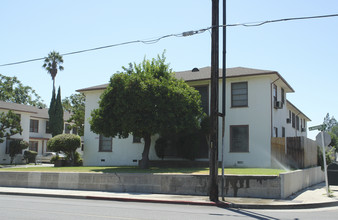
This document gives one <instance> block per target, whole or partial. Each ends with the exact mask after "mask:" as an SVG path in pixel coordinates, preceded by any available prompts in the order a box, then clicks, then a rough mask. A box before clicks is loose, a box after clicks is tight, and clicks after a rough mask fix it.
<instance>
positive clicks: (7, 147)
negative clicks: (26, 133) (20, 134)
mask: <svg viewBox="0 0 338 220" xmlns="http://www.w3.org/2000/svg"><path fill="white" fill-rule="evenodd" d="M14 140H20V141H22V139H15V138H7V139H6V154H9V144H10V143H11V142H12V141H14Z"/></svg>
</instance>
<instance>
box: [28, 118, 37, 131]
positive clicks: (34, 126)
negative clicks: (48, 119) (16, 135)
mask: <svg viewBox="0 0 338 220" xmlns="http://www.w3.org/2000/svg"><path fill="white" fill-rule="evenodd" d="M29 131H30V132H34V133H38V132H39V120H33V119H31V120H30V127H29Z"/></svg>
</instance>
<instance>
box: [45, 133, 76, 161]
mask: <svg viewBox="0 0 338 220" xmlns="http://www.w3.org/2000/svg"><path fill="white" fill-rule="evenodd" d="M80 146H81V138H80V136H78V135H75V134H59V135H56V136H55V137H53V138H52V139H50V140H49V141H48V142H47V147H48V149H49V150H51V151H55V152H61V151H62V152H63V153H65V154H66V156H67V158H68V160H69V161H70V163H71V165H74V164H75V157H76V149H77V148H79V147H80Z"/></svg>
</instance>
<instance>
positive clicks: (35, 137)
mask: <svg viewBox="0 0 338 220" xmlns="http://www.w3.org/2000/svg"><path fill="white" fill-rule="evenodd" d="M9 110H11V111H13V112H14V113H16V114H18V115H19V116H20V124H21V127H22V130H23V131H22V133H21V134H15V135H13V136H11V137H10V138H9V139H6V138H5V141H4V142H3V143H0V163H1V164H9V163H10V157H9V154H8V148H9V143H10V142H11V141H12V140H14V139H19V140H24V141H27V142H28V143H29V150H33V151H36V152H38V155H42V154H43V153H45V152H47V141H48V140H49V139H50V138H52V135H51V133H50V132H49V125H48V120H49V115H48V109H47V108H44V109H39V108H37V107H34V106H28V105H22V104H16V103H8V102H3V101H0V112H8V111H9ZM69 118H70V114H69V112H64V121H65V124H64V131H63V132H64V133H77V132H76V130H74V129H70V128H69V125H70V123H68V122H66V121H67V120H68V119H69ZM14 162H15V163H22V162H23V157H22V155H18V156H16V158H15V161H14Z"/></svg>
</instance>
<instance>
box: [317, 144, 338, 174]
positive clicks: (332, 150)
mask: <svg viewBox="0 0 338 220" xmlns="http://www.w3.org/2000/svg"><path fill="white" fill-rule="evenodd" d="M335 150H336V149H335V148H328V147H326V148H325V154H326V155H325V158H326V166H327V165H329V164H330V163H332V162H333V161H334V153H335ZM317 162H318V165H319V166H321V168H322V170H324V161H323V149H322V147H318V148H317Z"/></svg>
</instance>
